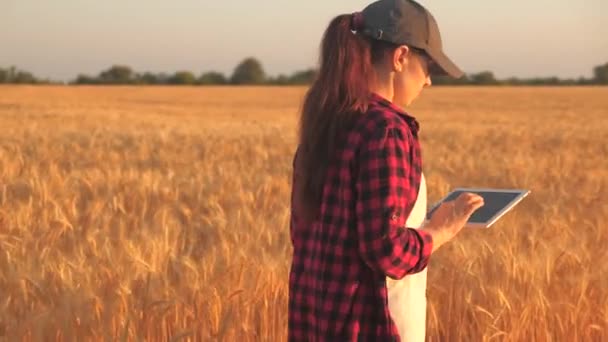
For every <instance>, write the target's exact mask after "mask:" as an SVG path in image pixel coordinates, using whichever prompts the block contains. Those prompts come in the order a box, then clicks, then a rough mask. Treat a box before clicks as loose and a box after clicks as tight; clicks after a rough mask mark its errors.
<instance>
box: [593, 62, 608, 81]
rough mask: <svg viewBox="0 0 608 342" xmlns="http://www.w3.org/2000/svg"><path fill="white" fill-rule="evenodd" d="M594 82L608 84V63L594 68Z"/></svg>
mask: <svg viewBox="0 0 608 342" xmlns="http://www.w3.org/2000/svg"><path fill="white" fill-rule="evenodd" d="M593 81H594V82H595V83H597V84H608V63H606V64H604V65H598V66H596V67H595V68H593Z"/></svg>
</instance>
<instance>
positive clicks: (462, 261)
mask: <svg viewBox="0 0 608 342" xmlns="http://www.w3.org/2000/svg"><path fill="white" fill-rule="evenodd" d="M303 93H304V89H303V88H255V87H254V88H202V87H201V88H196V87H192V88H191V87H184V88H163V87H147V88H146V87H100V88H95V87H30V86H11V87H0V132H1V134H0V340H1V339H7V340H26V341H29V340H34V341H38V340H62V341H72V340H79V341H86V340H100V339H106V340H154V341H170V340H174V341H175V340H180V339H182V340H191V341H194V340H196V341H198V340H204V341H207V340H226V341H247V340H252V341H253V340H255V341H279V340H285V337H286V325H287V315H286V310H287V272H288V267H289V261H290V256H291V247H290V243H289V234H288V218H289V211H288V205H289V191H290V183H291V179H290V171H291V157H292V152H293V149H294V147H295V138H296V131H295V129H296V126H295V124H296V119H297V111H298V108H299V106H300V104H301V99H302V95H303ZM411 113H412V114H413V115H415V116H416V117H417V118H418V119H419V121H420V123H421V126H422V130H421V135H422V144H423V158H424V170H425V174H426V176H427V180H428V184H429V200H430V201H431V202H432V201H435V200H437V199H439V198H440V197H441V196H442V195H443V194H445V193H446V192H447V191H448V190H449V189H450V188H451V187H454V186H492V187H518V188H528V189H531V190H532V193H531V195H530V196H529V197H527V198H526V199H525V200H524V202H522V204H521V205H520V206H518V207H517V208H516V209H515V210H514V211H513V212H511V213H509V214H508V215H507V216H505V217H504V219H502V220H501V221H499V222H498V223H497V224H496V225H495V226H494V227H493V228H492V229H489V230H467V231H464V232H462V233H461V234H460V235H459V236H458V238H457V239H456V240H454V241H452V242H451V243H449V244H448V245H446V246H445V247H443V248H442V249H441V250H440V251H439V252H438V253H437V254H436V255H434V256H433V257H432V261H431V264H430V266H429V277H430V278H429V293H428V296H429V301H430V303H429V316H428V317H429V321H428V335H429V341H496V340H500V341H532V340H534V341H601V340H606V339H608V262H607V261H608V249H606V246H607V245H608V230H607V227H606V222H607V221H608V196H607V195H606V193H607V191H608V187H607V185H608V184H607V181H608V144H607V140H606V136H607V133H608V88H499V87H497V88H431V89H429V90H427V91H425V93H424V94H423V95H422V97H421V99H420V100H419V102H417V103H416V104H415V105H414V106H413V107H412V109H411Z"/></svg>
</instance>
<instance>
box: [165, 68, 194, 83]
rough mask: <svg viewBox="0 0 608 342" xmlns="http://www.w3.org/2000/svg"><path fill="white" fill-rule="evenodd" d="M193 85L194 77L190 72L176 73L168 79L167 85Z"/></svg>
mask: <svg viewBox="0 0 608 342" xmlns="http://www.w3.org/2000/svg"><path fill="white" fill-rule="evenodd" d="M195 83H196V76H194V74H192V73H191V72H190V71H178V72H176V73H175V74H173V76H171V77H170V78H169V84H178V85H187V84H195Z"/></svg>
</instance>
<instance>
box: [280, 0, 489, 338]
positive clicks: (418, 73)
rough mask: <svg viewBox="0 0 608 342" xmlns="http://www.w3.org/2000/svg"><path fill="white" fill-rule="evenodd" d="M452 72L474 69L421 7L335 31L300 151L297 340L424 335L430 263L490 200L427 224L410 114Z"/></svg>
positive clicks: (393, 10) (293, 304)
mask: <svg viewBox="0 0 608 342" xmlns="http://www.w3.org/2000/svg"><path fill="white" fill-rule="evenodd" d="M445 74H447V75H451V76H453V77H460V76H461V75H462V72H461V71H460V70H459V69H458V67H456V65H454V63H452V62H451V61H450V60H449V59H448V57H447V56H446V55H445V54H444V53H443V51H442V47H441V38H440V36H439V29H438V27H437V23H436V22H435V20H434V18H433V17H432V15H431V14H430V13H429V12H428V11H427V10H426V9H425V8H423V7H422V6H421V5H419V4H417V3H416V2H414V1H406V0H380V1H377V2H374V3H372V4H371V5H369V6H368V7H366V8H365V9H364V10H363V11H362V12H361V13H355V14H352V15H340V16H338V17H336V18H335V19H333V20H332V21H331V23H330V24H329V27H328V28H327V30H326V32H325V35H324V37H323V41H322V45H321V60H320V69H319V76H318V78H317V79H316V80H315V82H314V84H313V85H312V86H311V88H310V89H309V91H308V93H307V95H306V98H305V101H304V106H303V109H302V115H301V120H300V141H299V146H298V150H297V151H296V154H295V156H294V174H293V188H292V198H291V200H292V205H291V224H290V228H291V229H290V232H291V241H292V244H293V262H292V265H291V270H290V275H289V330H288V331H289V340H290V341H399V340H403V341H414V340H415V341H423V340H424V335H425V333H424V325H425V316H426V295H425V291H426V277H425V275H424V273H423V272H424V271H425V270H426V266H427V264H428V262H429V257H430V255H431V254H432V253H433V252H434V251H436V250H437V249H438V248H439V247H440V246H441V245H443V244H444V243H445V242H447V241H448V240H450V239H451V238H452V237H454V235H455V234H456V233H457V232H458V231H460V230H461V229H462V227H463V226H464V224H465V223H466V221H467V220H468V219H469V217H470V216H471V214H472V213H473V212H474V211H475V210H476V209H477V208H479V207H480V206H482V205H483V199H482V198H481V197H479V196H477V195H474V194H470V193H467V194H464V195H462V196H461V197H459V198H458V199H456V200H454V201H451V202H447V203H445V204H442V205H441V207H440V208H439V209H438V210H437V211H435V212H434V214H433V216H432V217H431V218H430V219H429V221H428V222H427V223H426V224H425V225H424V226H423V227H420V225H421V224H422V222H423V221H424V217H425V213H426V184H425V182H424V176H423V174H422V160H421V151H420V144H419V140H418V132H419V125H418V122H417V121H416V119H415V118H414V117H412V116H410V115H409V114H408V113H406V112H405V111H404V110H403V109H402V108H404V107H407V106H408V105H409V104H410V103H411V102H412V101H413V100H414V99H415V98H416V97H417V96H418V95H419V93H420V92H421V90H422V89H423V88H424V87H425V86H429V85H430V84H431V78H430V76H431V75H445ZM416 228H419V229H416ZM420 275H422V276H420ZM416 277H417V278H416Z"/></svg>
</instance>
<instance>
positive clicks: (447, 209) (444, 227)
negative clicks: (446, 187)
mask: <svg viewBox="0 0 608 342" xmlns="http://www.w3.org/2000/svg"><path fill="white" fill-rule="evenodd" d="M483 205H484V202H483V197H481V196H479V195H477V194H474V193H470V192H465V193H462V194H460V195H459V196H458V197H457V198H456V199H455V200H452V201H445V202H443V203H441V204H440V206H439V207H438V208H437V209H436V210H435V211H434V212H433V215H431V217H430V218H429V221H428V222H427V223H426V225H425V226H424V228H422V231H426V232H428V233H430V234H431V235H432V236H433V252H434V251H435V250H437V249H438V248H439V247H440V246H441V245H443V244H444V243H446V242H448V241H450V240H451V239H452V238H453V237H454V236H456V234H457V233H458V232H459V231H460V230H462V228H463V227H464V226H465V225H466V223H467V221H468V220H469V218H470V217H471V215H473V213H474V212H475V211H476V210H477V209H479V208H480V207H482V206H483Z"/></svg>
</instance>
